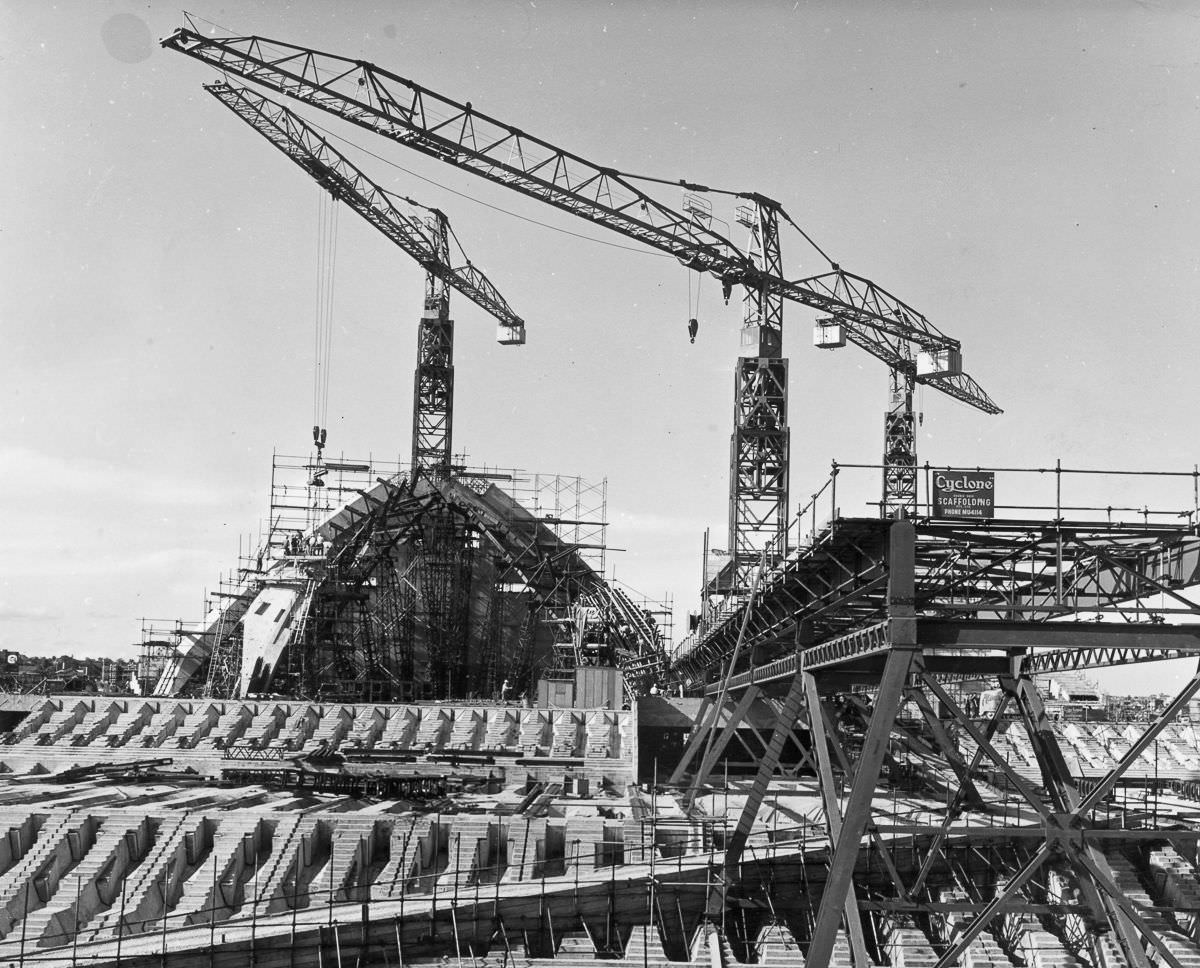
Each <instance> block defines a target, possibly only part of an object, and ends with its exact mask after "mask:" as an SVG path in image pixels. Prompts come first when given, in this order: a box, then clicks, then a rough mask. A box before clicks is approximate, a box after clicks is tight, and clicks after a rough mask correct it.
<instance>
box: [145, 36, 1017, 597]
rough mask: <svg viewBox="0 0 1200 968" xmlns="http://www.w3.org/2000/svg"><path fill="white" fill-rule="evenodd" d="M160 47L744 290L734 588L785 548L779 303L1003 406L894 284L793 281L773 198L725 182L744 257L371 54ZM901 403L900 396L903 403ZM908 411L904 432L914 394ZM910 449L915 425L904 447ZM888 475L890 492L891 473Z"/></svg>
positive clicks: (689, 221) (177, 41) (246, 45)
mask: <svg viewBox="0 0 1200 968" xmlns="http://www.w3.org/2000/svg"><path fill="white" fill-rule="evenodd" d="M162 45H163V46H164V47H165V48H167V49H169V50H175V51H179V52H180V53H183V54H187V55H188V56H190V57H193V58H195V59H197V60H200V61H202V62H204V63H206V64H209V65H211V66H213V67H215V68H217V69H218V70H220V71H223V72H225V73H226V74H235V75H238V76H240V77H244V78H246V79H248V80H250V81H253V82H254V83H257V84H260V85H262V86H263V87H266V88H268V89H271V90H274V91H278V92H280V93H282V94H285V95H287V96H288V97H291V98H294V99H296V100H298V101H301V102H303V103H306V104H311V105H313V106H315V107H318V108H321V109H322V110H324V111H327V112H329V113H331V114H335V115H337V116H338V117H341V118H343V119H345V120H347V121H350V122H352V123H354V124H357V125H359V126H360V127H363V128H365V129H367V130H369V131H373V132H375V133H376V134H380V135H382V136H384V137H386V138H390V139H391V140H393V141H396V142H397V143H399V144H401V145H404V146H406V147H408V148H411V149H413V150H415V151H418V152H421V153H422V154H425V155H429V156H430V157H433V158H436V159H438V160H439V161H442V162H444V163H446V164H449V165H453V166H455V167H458V168H462V169H464V170H466V171H470V172H473V173H474V174H476V175H479V176H480V177H482V178H485V179H487V180H489V181H493V182H496V183H498V184H501V185H504V186H506V187H508V188H511V189H513V190H514V191H517V192H521V193H522V194H525V195H528V196H530V197H533V198H536V199H539V200H541V201H543V202H546V203H548V204H550V205H553V206H555V207H556V208H559V209H562V210H563V211H566V212H570V213H572V214H574V215H576V216H578V217H580V218H584V219H586V220H588V221H589V222H592V223H594V224H596V225H600V226H603V227H605V228H608V229H611V230H613V231H615V232H619V233H620V234H622V235H624V236H626V237H628V238H631V239H635V240H638V241H640V242H642V243H644V244H646V245H648V246H650V247H652V248H655V249H658V250H659V251H662V252H666V253H669V254H670V255H673V256H675V257H676V258H677V259H678V260H679V261H680V262H681V263H682V264H683V265H684V266H685V267H687V268H688V269H692V270H695V271H697V272H704V273H708V274H710V275H713V276H715V277H716V278H717V279H719V280H720V282H721V286H722V291H723V293H724V295H725V298H726V300H728V298H729V296H730V294H731V293H732V291H733V289H734V287H735V286H740V287H741V288H742V289H743V290H744V291H745V296H744V314H743V326H742V348H743V352H744V353H745V354H746V355H743V356H741V357H740V358H739V359H738V362H737V367H736V371H735V390H734V430H733V434H732V440H731V460H730V497H729V546H730V549H731V551H732V554H733V561H734V569H735V577H734V581H735V587H736V588H737V589H738V590H744V589H745V588H748V587H749V584H750V581H749V579H750V575H751V573H752V571H753V568H754V566H755V565H756V564H757V562H758V561H759V558H760V556H761V549H763V548H764V547H767V546H773V552H774V553H775V554H785V553H786V550H787V548H786V540H787V523H788V466H789V459H790V432H789V429H788V423H787V360H786V359H785V358H784V357H783V354H782V349H783V303H784V301H790V302H797V303H800V304H801V305H804V306H808V307H810V308H812V309H815V310H816V311H817V312H818V313H820V314H823V315H822V316H821V318H820V319H819V320H818V323H817V330H816V334H815V337H814V339H815V342H816V343H817V345H818V346H822V347H825V348H833V347H837V346H843V345H845V343H846V342H847V341H848V342H852V343H854V344H856V345H857V346H859V347H861V348H862V349H864V350H866V351H867V352H868V353H871V354H872V355H873V356H875V357H877V358H878V359H880V360H882V361H883V362H884V363H885V364H887V365H888V366H889V367H890V368H892V370H893V371H895V373H897V374H898V375H900V376H902V377H903V378H904V381H905V383H904V385H905V386H907V381H909V380H910V379H911V380H912V381H914V382H920V383H927V384H929V385H930V386H932V387H934V388H935V389H937V390H938V391H940V392H942V393H945V394H947V395H948V396H951V397H953V398H955V399H957V400H960V401H962V402H964V403H966V404H968V405H970V406H973V407H975V408H976V409H979V410H982V411H983V412H985V413H999V412H1000V408H999V407H997V406H996V404H995V403H994V402H993V401H992V400H991V398H990V397H989V396H988V395H987V393H986V392H984V390H983V389H982V388H981V387H980V386H979V385H978V384H977V383H976V382H975V381H974V380H973V379H971V377H969V376H968V375H967V374H965V373H964V372H962V366H961V346H960V343H959V342H958V340H955V339H953V338H952V337H950V336H948V335H946V334H945V333H944V332H942V331H941V330H940V329H938V328H937V327H936V326H934V325H933V324H932V323H931V322H930V321H929V320H928V319H926V318H925V316H924V315H922V314H921V313H919V312H918V311H917V310H915V309H913V308H912V307H911V306H909V305H908V304H906V303H904V302H903V301H901V300H900V299H897V298H896V297H895V296H893V295H892V294H891V293H889V292H888V291H887V290H885V289H883V288H882V287H880V286H877V285H876V284H875V283H873V282H871V281H870V280H869V279H865V278H863V277H862V276H858V275H854V274H853V273H850V272H847V271H845V270H843V269H842V268H841V267H840V266H839V265H837V264H836V263H832V262H831V268H830V271H828V272H825V273H821V274H819V275H815V276H810V277H808V278H802V279H788V278H787V277H786V276H785V275H784V272H783V260H782V254H781V250H780V239H779V229H780V223H781V221H783V222H787V223H790V224H791V225H792V226H793V227H794V228H796V229H797V230H798V231H800V232H801V234H802V235H803V234H804V233H803V230H802V229H800V227H799V226H797V225H796V224H795V222H793V221H792V219H791V218H790V217H789V216H788V215H787V213H786V212H785V211H784V209H783V207H782V206H781V205H780V203H779V202H777V201H775V200H774V199H772V198H769V197H767V196H765V195H762V194H759V193H757V192H722V194H726V195H732V196H734V197H736V198H737V199H739V200H740V201H741V203H742V204H740V205H739V207H738V212H737V218H738V221H739V223H740V224H742V225H744V226H745V227H747V228H748V229H749V230H750V243H749V245H748V246H747V247H746V249H745V250H744V251H743V249H741V248H739V247H738V246H737V245H735V244H734V243H733V242H732V241H730V240H729V239H728V238H726V237H725V236H724V235H722V234H720V233H718V232H717V231H715V230H714V229H713V228H712V220H711V218H707V217H704V216H703V215H702V214H698V213H696V212H694V211H693V212H688V211H684V212H680V211H677V210H675V209H674V208H672V207H670V206H668V205H666V204H664V203H662V202H660V201H658V200H657V199H655V198H653V197H652V196H650V195H648V194H647V193H646V192H644V191H642V190H641V189H640V188H639V187H637V185H635V184H634V183H635V182H655V183H658V184H676V183H673V182H669V181H664V180H662V179H648V178H645V177H641V176H636V175H631V174H628V173H623V172H620V171H618V170H616V169H615V168H612V167H608V166H604V165H597V164H595V163H593V162H590V161H588V160H587V159H585V158H582V157H580V156H579V155H576V154H574V153H572V152H570V151H567V150H565V149H563V148H559V147H557V146H555V145H553V144H551V143H550V142H548V141H544V140H542V139H540V138H536V137H534V136H532V135H529V134H526V133H525V132H524V131H522V130H521V129H519V128H516V127H513V126H512V125H509V124H506V123H505V122H502V121H498V120H496V119H495V118H492V117H489V116H488V115H486V114H483V113H481V112H479V111H477V110H475V108H474V107H473V106H472V105H471V103H470V102H466V103H461V102H458V101H454V100H452V99H450V98H448V97H445V96H443V95H441V94H438V93H436V92H434V91H431V90H429V89H428V88H425V87H422V86H421V85H419V84H417V83H415V82H414V81H411V80H408V79H406V78H403V77H400V76H399V75H397V74H393V73H391V72H390V71H387V70H384V69H382V68H379V67H376V66H374V65H373V64H370V63H368V62H366V61H362V60H355V59H351V58H346V57H341V56H339V55H336V54H330V53H325V52H322V51H317V50H313V49H311V48H307V47H301V46H296V45H292V44H287V43H283V42H280V41H275V40H270V39H267V38H263V37H257V36H241V37H206V36H204V35H203V34H202V33H201V32H200V31H199V30H197V29H196V28H195V26H194V25H193V24H192V23H191V22H190V21H189V22H188V23H187V25H186V26H184V27H181V28H179V29H178V30H176V31H175V32H174V33H173V34H171V35H170V36H169V37H167V38H165V39H164V40H163V41H162ZM677 184H678V185H679V186H682V187H683V188H684V189H685V190H687V191H689V192H712V191H715V190H714V189H709V188H707V187H706V186H703V185H695V184H691V183H689V182H686V181H680V182H678V183H677ZM805 238H807V236H805ZM914 347H915V348H916V350H917V352H916V354H915V355H916V362H914V359H913V357H914V353H913V349H914ZM907 399H908V400H909V401H911V394H909V395H908V397H907ZM904 400H905V397H904V395H903V394H902V395H901V407H903V406H904ZM909 414H910V419H909V420H908V426H909V427H910V428H911V423H912V421H911V404H909ZM903 424H904V421H900V422H899V423H898V424H897V425H899V426H903ZM888 425H889V426H892V422H889V424H888ZM914 443H915V442H914V441H913V440H912V434H911V430H910V433H909V444H910V446H909V453H910V454H911V453H912V452H913V451H914V446H913V445H914ZM897 453H899V448H897ZM896 466H898V467H900V468H901V472H900V473H899V474H898V475H896V476H898V477H899V478H905V475H907V478H906V479H907V480H909V481H911V482H913V483H915V457H912V459H911V462H908V457H904V458H903V460H902V461H901V462H900V463H899V464H897V465H896ZM908 467H911V468H912V470H911V471H907V470H905V468H908ZM884 478H885V496H886V493H887V487H888V483H887V482H888V480H889V476H888V471H887V469H886V468H885V475H884ZM885 508H886V502H885Z"/></svg>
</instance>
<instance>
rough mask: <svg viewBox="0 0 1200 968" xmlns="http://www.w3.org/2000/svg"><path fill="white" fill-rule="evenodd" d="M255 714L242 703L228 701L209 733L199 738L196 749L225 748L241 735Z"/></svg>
mask: <svg viewBox="0 0 1200 968" xmlns="http://www.w3.org/2000/svg"><path fill="white" fill-rule="evenodd" d="M253 716H254V714H253V713H252V712H251V710H250V709H248V708H247V707H246V706H243V705H242V704H241V703H227V704H226V705H225V708H224V709H223V710H222V712H221V714H220V716H218V717H217V721H216V722H215V723H213V727H212V729H211V730H210V731H209V732H208V734H207V735H205V736H204V737H202V738H201V739H198V740H197V741H196V743H195V745H194V747H193V748H194V749H198V750H212V749H225V748H226V747H227V746H230V745H231V744H233V743H236V742H237V740H238V739H239V738H240V737H241V735H242V733H244V732H245V731H246V727H247V726H249V725H250V720H251V719H252V718H253Z"/></svg>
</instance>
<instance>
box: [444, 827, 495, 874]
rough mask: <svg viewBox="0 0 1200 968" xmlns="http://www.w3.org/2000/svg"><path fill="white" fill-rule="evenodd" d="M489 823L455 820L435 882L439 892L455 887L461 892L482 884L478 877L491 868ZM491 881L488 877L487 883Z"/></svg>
mask: <svg viewBox="0 0 1200 968" xmlns="http://www.w3.org/2000/svg"><path fill="white" fill-rule="evenodd" d="M489 821H490V818H489V817H486V816H461V817H458V818H456V822H455V824H454V827H453V829H452V830H451V832H450V842H449V845H448V847H449V855H448V861H447V864H446V872H445V874H444V875H443V876H442V877H441V878H440V879H439V881H438V890H439V891H453V890H454V889H455V887H456V886H457V887H458V888H459V889H461V888H463V887H467V886H468V885H470V884H473V883H475V882H476V880H480V881H481V882H482V879H481V878H480V877H479V875H480V873H481V872H483V871H484V870H486V869H487V868H489V867H491V865H492V857H491V856H490V855H491V850H490V849H489V848H490V843H491V838H490V837H489ZM493 879H494V878H491V877H489V878H487V881H488V882H489V883H490V882H491V881H492V880H493Z"/></svg>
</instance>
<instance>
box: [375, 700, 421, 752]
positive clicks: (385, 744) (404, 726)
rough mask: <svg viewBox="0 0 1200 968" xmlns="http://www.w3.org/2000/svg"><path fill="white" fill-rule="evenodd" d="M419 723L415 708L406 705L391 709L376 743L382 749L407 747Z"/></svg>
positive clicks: (410, 743)
mask: <svg viewBox="0 0 1200 968" xmlns="http://www.w3.org/2000/svg"><path fill="white" fill-rule="evenodd" d="M419 723H420V719H419V717H418V715H417V713H416V711H415V710H413V709H411V708H409V707H407V706H404V707H401V708H399V709H393V710H392V712H391V715H390V716H388V720H387V724H386V725H385V726H384V727H383V733H382V734H380V736H379V741H378V743H377V744H376V745H377V746H379V747H380V748H383V749H388V748H397V747H399V748H401V749H407V748H408V747H410V746H412V745H413V743H414V741H415V738H416V735H417V726H418V725H419Z"/></svg>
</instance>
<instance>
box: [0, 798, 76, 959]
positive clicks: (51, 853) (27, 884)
mask: <svg viewBox="0 0 1200 968" xmlns="http://www.w3.org/2000/svg"><path fill="white" fill-rule="evenodd" d="M98 826H99V824H98V823H97V822H96V821H95V820H92V819H91V818H89V817H84V816H81V815H79V814H76V813H74V812H68V813H65V814H63V813H60V814H57V815H54V816H51V817H50V818H48V819H47V820H46V822H45V823H44V824H43V825H42V828H41V830H39V831H38V835H37V839H36V840H34V842H33V844H32V845H31V846H30V848H29V850H27V851H26V852H25V853H24V855H23V856H22V857H21V859H20V860H19V861H18V862H17V863H16V864H14V865H13V866H12V867H10V868H9V869H8V871H7V872H6V873H5V874H4V876H3V877H2V878H0V936H5V937H6V936H7V935H9V934H10V933H11V932H12V929H13V925H14V924H15V923H16V922H17V921H19V920H20V919H21V918H23V917H24V916H25V913H26V912H27V911H34V910H37V909H38V908H40V907H41V906H42V904H43V903H44V901H43V900H42V898H43V897H44V896H45V894H44V893H39V892H38V891H37V890H36V889H35V883H34V882H35V880H36V879H37V878H38V877H41V878H44V879H45V881H44V883H45V885H46V888H47V889H48V890H50V891H52V890H54V889H55V888H56V887H57V884H58V881H59V879H60V878H61V877H62V875H63V874H64V873H65V872H66V871H67V870H68V869H69V868H70V867H71V866H72V865H73V864H74V863H75V862H76V860H77V859H78V858H79V857H80V856H82V854H83V852H84V851H86V850H87V849H88V848H89V847H90V846H91V845H92V843H93V842H94V841H95V837H96V830H97V828H98Z"/></svg>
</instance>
